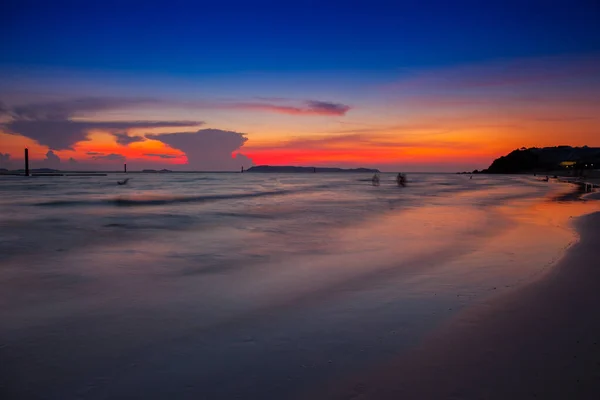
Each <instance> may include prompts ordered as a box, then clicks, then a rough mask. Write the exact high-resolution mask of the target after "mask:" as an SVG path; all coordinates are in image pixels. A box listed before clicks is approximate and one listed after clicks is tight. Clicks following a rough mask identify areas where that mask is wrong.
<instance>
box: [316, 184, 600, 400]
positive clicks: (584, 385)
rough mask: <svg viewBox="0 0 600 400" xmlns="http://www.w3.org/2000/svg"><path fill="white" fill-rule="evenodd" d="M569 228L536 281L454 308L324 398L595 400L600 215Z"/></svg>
mask: <svg viewBox="0 0 600 400" xmlns="http://www.w3.org/2000/svg"><path fill="white" fill-rule="evenodd" d="M594 197H597V193H596V194H594ZM590 198H591V196H590ZM575 226H576V228H577V231H578V233H579V235H580V241H579V242H578V243H577V244H575V245H574V246H572V247H571V248H570V249H569V250H568V252H567V253H566V255H565V256H564V258H562V259H561V260H560V262H559V263H558V264H557V265H556V266H555V267H554V268H552V270H551V271H550V272H549V273H548V274H547V275H546V276H545V277H543V278H542V279H541V280H539V281H537V282H533V283H530V284H528V285H526V286H524V287H521V288H519V289H517V290H514V291H513V292H511V293H505V294H503V295H500V296H496V297H493V298H491V299H489V300H488V301H486V302H484V303H483V304H479V305H477V306H474V307H473V308H471V309H468V310H466V311H464V312H463V313H461V314H459V315H457V316H456V317H455V318H453V319H452V320H451V321H450V322H448V323H447V324H445V325H444V326H443V327H442V328H440V329H439V330H437V331H436V332H435V333H434V334H432V335H430V336H429V337H428V338H427V339H426V340H424V341H423V343H422V344H421V345H420V346H419V347H418V348H417V349H415V350H414V351H412V352H410V354H408V355H406V356H405V357H403V358H402V359H401V360H398V361H397V362H394V363H390V364H389V365H386V366H385V367H384V368H381V369H380V370H378V371H376V372H374V373H373V374H370V375H369V376H368V377H365V379H364V380H363V379H358V381H359V383H356V382H355V383H353V387H352V388H348V389H347V390H346V391H342V394H337V395H336V396H333V395H328V396H327V397H325V398H331V397H335V398H338V399H582V400H583V399H590V400H591V399H598V398H600V313H598V305H599V304H600V269H599V267H600V212H596V213H593V214H589V215H586V216H583V217H580V218H579V219H577V221H576V222H575ZM330 396H331V397H330Z"/></svg>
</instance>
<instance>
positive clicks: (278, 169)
mask: <svg viewBox="0 0 600 400" xmlns="http://www.w3.org/2000/svg"><path fill="white" fill-rule="evenodd" d="M246 172H301V173H308V172H363V173H367V172H369V173H377V172H379V170H378V169H373V168H323V167H293V166H273V165H259V166H256V167H250V168H248V169H247V170H246Z"/></svg>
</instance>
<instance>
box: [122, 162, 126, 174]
mask: <svg viewBox="0 0 600 400" xmlns="http://www.w3.org/2000/svg"><path fill="white" fill-rule="evenodd" d="M123 172H125V173H127V163H125V164H123Z"/></svg>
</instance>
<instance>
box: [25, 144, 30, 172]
mask: <svg viewBox="0 0 600 400" xmlns="http://www.w3.org/2000/svg"><path fill="white" fill-rule="evenodd" d="M25 176H29V149H28V148H27V147H26V148H25Z"/></svg>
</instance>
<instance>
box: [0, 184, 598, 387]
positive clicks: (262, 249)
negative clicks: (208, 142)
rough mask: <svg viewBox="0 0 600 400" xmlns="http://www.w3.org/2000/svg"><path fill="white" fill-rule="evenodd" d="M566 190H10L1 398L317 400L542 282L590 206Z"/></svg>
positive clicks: (1, 212) (3, 205) (0, 266)
mask: <svg viewBox="0 0 600 400" xmlns="http://www.w3.org/2000/svg"><path fill="white" fill-rule="evenodd" d="M125 176H127V177H129V178H130V180H129V181H128V182H127V184H126V185H118V184H117V181H120V180H122V179H123V178H124V177H125ZM570 191H572V186H571V185H567V184H564V183H558V182H554V181H552V180H551V181H550V182H543V181H541V180H539V179H538V178H537V177H534V176H525V175H523V176H501V175H498V176H492V175H474V176H473V179H469V176H468V175H455V174H417V173H415V174H408V182H407V185H406V186H405V187H399V186H398V185H397V184H396V181H395V174H388V173H382V174H381V182H380V185H378V186H374V185H373V184H372V182H371V174H360V173H358V174H357V173H329V174H327V173H316V174H312V173H305V174H303V173H297V174H277V173H264V174H261V173H243V174H240V173H164V174H143V173H139V174H135V173H131V174H128V175H124V174H122V173H121V174H107V175H106V176H53V177H17V176H4V177H0V321H1V322H0V360H1V362H0V397H2V398H4V399H9V398H19V399H28V398H31V399H37V398H40V399H41V398H44V399H74V398H78V399H108V398H110V399H121V398H122V399H134V398H140V399H155V398H156V399H164V398H168V397H172V398H178V399H187V398H189V399H235V398H240V399H287V398H290V399H291V398H294V399H295V398H319V395H318V394H319V393H324V390H325V388H327V387H330V386H331V385H335V384H337V383H339V382H342V381H348V380H349V381H356V380H359V379H357V378H356V377H360V376H362V375H364V374H366V373H368V372H369V371H371V370H373V369H374V368H376V367H381V365H385V363H387V362H390V361H391V360H393V359H394V358H396V357H401V356H402V355H403V354H405V353H406V352H408V351H410V349H411V348H414V347H415V346H417V345H418V344H419V343H420V342H421V341H422V340H423V339H424V338H426V337H427V335H429V334H431V333H432V332H434V331H435V330H436V329H437V328H438V327H440V326H442V325H443V324H445V323H447V322H448V321H451V320H452V318H453V317H455V316H456V315H457V313H460V311H461V310H463V309H464V308H466V307H469V306H470V305H473V304H475V303H477V302H481V301H484V300H485V299H488V298H490V297H491V296H497V295H500V293H506V292H508V291H510V290H514V289H515V288H517V287H519V286H522V285H524V284H526V283H527V282H531V281H532V280H535V279H538V278H539V277H540V276H543V274H545V273H547V271H548V270H550V269H551V268H552V265H553V264H554V263H555V262H556V260H558V259H559V258H560V257H561V256H562V254H563V253H564V251H565V249H567V248H568V247H569V246H570V245H571V244H573V243H574V242H575V241H576V240H577V235H576V233H575V231H574V230H573V229H572V227H571V225H570V220H571V219H572V218H573V217H576V216H577V215H581V214H582V213H584V212H585V211H586V210H587V209H589V207H590V206H589V205H586V204H584V203H585V202H581V201H575V200H572V199H571V198H572V197H573V196H569V193H570ZM573 198H574V197H573ZM595 207H597V206H595Z"/></svg>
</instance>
